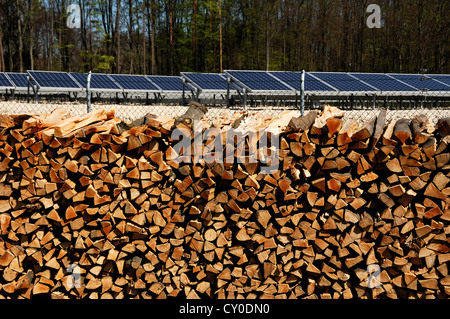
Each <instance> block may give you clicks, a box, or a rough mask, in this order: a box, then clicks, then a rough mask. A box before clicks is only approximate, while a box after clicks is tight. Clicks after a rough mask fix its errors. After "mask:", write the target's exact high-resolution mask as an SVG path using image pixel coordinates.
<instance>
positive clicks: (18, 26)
mask: <svg viewBox="0 0 450 319" xmlns="http://www.w3.org/2000/svg"><path fill="white" fill-rule="evenodd" d="M16 4H17V15H18V17H17V31H18V32H19V70H20V73H23V72H24V67H23V56H22V52H23V40H22V21H21V17H20V2H19V0H16Z"/></svg>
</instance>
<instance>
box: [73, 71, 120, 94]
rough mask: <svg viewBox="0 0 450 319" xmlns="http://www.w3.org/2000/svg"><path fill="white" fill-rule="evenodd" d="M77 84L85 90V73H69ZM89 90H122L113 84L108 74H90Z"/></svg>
mask: <svg viewBox="0 0 450 319" xmlns="http://www.w3.org/2000/svg"><path fill="white" fill-rule="evenodd" d="M70 75H72V76H73V77H74V78H75V79H76V80H77V81H78V83H79V84H80V85H81V86H82V87H83V89H86V85H87V77H88V74H87V73H70ZM90 89H91V90H94V91H121V90H122V88H121V87H120V86H119V85H117V83H115V82H114V81H113V80H112V79H111V77H110V76H109V75H108V74H103V73H91V85H90Z"/></svg>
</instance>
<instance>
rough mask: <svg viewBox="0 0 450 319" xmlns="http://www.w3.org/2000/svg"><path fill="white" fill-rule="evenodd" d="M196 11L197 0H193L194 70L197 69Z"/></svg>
mask: <svg viewBox="0 0 450 319" xmlns="http://www.w3.org/2000/svg"><path fill="white" fill-rule="evenodd" d="M197 11H198V0H194V12H193V17H192V55H193V57H194V71H197V69H198V63H197V61H198V60H197Z"/></svg>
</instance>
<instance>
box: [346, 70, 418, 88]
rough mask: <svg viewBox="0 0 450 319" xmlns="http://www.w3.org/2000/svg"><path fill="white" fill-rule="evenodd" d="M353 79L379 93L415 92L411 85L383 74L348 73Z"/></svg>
mask: <svg viewBox="0 0 450 319" xmlns="http://www.w3.org/2000/svg"><path fill="white" fill-rule="evenodd" d="M350 74H351V75H352V76H354V77H355V78H357V79H359V80H361V81H364V82H366V83H367V84H369V85H371V86H373V87H375V88H377V89H378V90H379V91H416V90H417V89H416V88H415V87H413V86H411V85H408V84H406V83H403V82H400V81H398V80H396V79H394V78H393V77H390V76H389V75H387V74H383V73H350Z"/></svg>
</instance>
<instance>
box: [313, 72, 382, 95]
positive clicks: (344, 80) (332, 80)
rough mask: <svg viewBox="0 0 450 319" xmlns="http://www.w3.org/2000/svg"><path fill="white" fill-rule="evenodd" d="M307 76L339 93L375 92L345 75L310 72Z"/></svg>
mask: <svg viewBox="0 0 450 319" xmlns="http://www.w3.org/2000/svg"><path fill="white" fill-rule="evenodd" d="M309 74H311V75H312V76H313V77H315V78H317V79H319V80H321V81H323V82H325V83H327V84H328V85H330V86H332V87H334V88H336V89H337V90H339V91H346V92H353V91H365V92H367V91H369V92H370V91H377V89H376V88H374V87H372V86H369V85H367V84H365V83H364V82H362V81H360V80H358V79H357V78H355V77H352V76H351V75H349V74H347V73H332V72H310V73H309Z"/></svg>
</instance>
